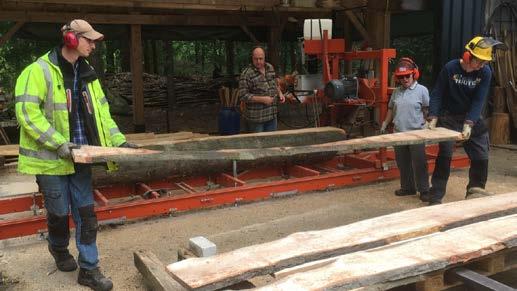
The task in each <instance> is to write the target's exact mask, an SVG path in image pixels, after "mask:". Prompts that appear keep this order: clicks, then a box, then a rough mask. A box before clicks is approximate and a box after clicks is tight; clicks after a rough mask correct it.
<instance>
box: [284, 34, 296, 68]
mask: <svg viewBox="0 0 517 291" xmlns="http://www.w3.org/2000/svg"><path fill="white" fill-rule="evenodd" d="M296 55H297V54H296V41H291V42H289V58H290V60H291V67H290V71H289V73H290V74H291V73H292V72H294V71H295V70H296V63H297V58H296ZM286 73H287V72H286Z"/></svg>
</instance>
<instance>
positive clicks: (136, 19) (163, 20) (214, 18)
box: [0, 11, 270, 26]
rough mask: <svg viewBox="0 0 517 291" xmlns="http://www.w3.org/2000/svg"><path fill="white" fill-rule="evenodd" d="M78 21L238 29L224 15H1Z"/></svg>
mask: <svg viewBox="0 0 517 291" xmlns="http://www.w3.org/2000/svg"><path fill="white" fill-rule="evenodd" d="M76 18H81V19H85V20H87V21H89V22H91V23H98V24H142V25H172V26H208V25H210V26H239V25H241V22H240V20H239V18H238V17H229V15H227V14H223V15H202V16H201V15H180V14H176V15H151V14H140V15H136V14H135V15H128V14H103V13H73V12H62V13H60V12H39V11H0V20H1V21H25V22H46V23H63V22H64V21H66V20H68V19H76ZM246 20H247V22H246V25H247V26H269V25H270V24H269V22H268V21H267V19H266V18H265V17H263V16H248V17H246Z"/></svg>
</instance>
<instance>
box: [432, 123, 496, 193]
mask: <svg viewBox="0 0 517 291" xmlns="http://www.w3.org/2000/svg"><path fill="white" fill-rule="evenodd" d="M463 122H464V120H463V118H461V117H450V116H448V117H440V118H439V119H438V126H443V127H446V128H449V129H452V130H456V131H459V132H461V131H462V130H463ZM454 144H455V142H453V141H449V142H441V143H440V144H439V146H440V150H439V152H438V157H437V158H436V164H435V168H434V172H433V176H432V178H431V190H430V195H431V197H430V198H431V201H441V200H442V198H443V197H444V196H445V192H446V188H447V181H448V180H449V175H450V172H451V159H452V152H453V151H454ZM463 148H464V149H465V152H466V153H467V156H468V157H469V159H470V169H469V183H468V185H467V190H468V189H470V188H472V187H480V188H485V185H486V181H487V178H488V152H489V150H490V142H489V137H488V130H486V126H485V125H484V121H483V120H479V121H478V122H477V123H476V124H475V125H474V127H473V128H472V135H471V137H470V139H469V140H467V141H465V142H463Z"/></svg>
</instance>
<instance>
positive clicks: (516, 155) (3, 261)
mask: <svg viewBox="0 0 517 291" xmlns="http://www.w3.org/2000/svg"><path fill="white" fill-rule="evenodd" d="M467 175H468V174H467V171H466V170H458V171H454V172H453V173H452V175H451V179H450V181H449V187H448V193H447V196H446V197H445V201H444V202H450V201H457V200H461V199H463V198H464V194H465V185H466V184H467ZM15 181H18V180H16V179H15ZM4 183H5V182H4ZM398 186H399V185H398V181H397V180H395V181H390V182H382V183H375V184H370V185H366V186H359V187H349V188H342V189H337V190H333V191H329V192H313V193H308V194H303V195H299V196H294V197H290V198H281V199H273V200H268V201H263V202H258V203H253V204H247V205H242V206H238V207H229V208H219V209H213V210H204V211H198V212H191V213H186V214H181V215H179V216H176V217H167V218H158V219H152V220H146V221H139V222H135V223H130V224H126V225H122V226H118V227H104V228H103V229H101V231H100V232H99V234H98V238H97V241H98V245H99V250H100V261H101V264H100V266H101V268H102V270H103V272H104V273H105V274H106V275H107V276H109V277H110V278H111V279H112V280H113V283H114V286H115V287H114V290H145V285H144V282H143V279H142V277H141V275H140V274H139V273H138V271H137V270H136V268H135V267H134V265H133V252H134V251H135V250H139V249H147V250H151V251H153V252H154V253H155V254H156V255H157V256H158V257H159V258H160V259H161V260H162V262H164V263H172V262H174V261H176V254H177V250H178V248H179V247H180V246H186V244H187V242H188V239H189V238H190V237H194V236H198V235H202V236H205V237H207V238H208V239H210V240H211V241H213V242H215V243H216V244H217V247H218V252H225V251H229V250H233V249H236V248H240V247H244V246H248V245H252V244H258V243H262V242H267V241H272V240H275V239H279V238H282V237H284V236H286V235H288V234H291V233H293V232H298V231H308V230H318V229H325V228H330V227H336V226H340V225H343V224H347V223H351V222H354V221H358V220H361V219H366V218H370V217H375V216H379V215H384V214H389V213H393V212H396V211H401V210H405V209H411V208H416V207H424V206H425V204H424V203H421V202H420V200H419V199H418V198H417V197H396V196H395V195H393V191H394V190H396V189H397V188H398ZM487 188H488V189H489V190H490V191H492V192H494V193H507V192H512V191H516V190H515V189H517V152H515V151H509V150H502V149H493V150H492V152H491V163H490V173H489V182H488V185H487ZM72 244H73V242H72ZM71 251H72V254H74V255H76V254H77V251H76V249H75V247H71ZM0 271H1V272H2V275H3V276H4V277H7V279H8V280H14V281H18V283H16V284H14V285H11V286H10V287H8V288H7V289H9V290H88V289H87V288H83V287H81V286H79V285H77V284H76V279H77V271H76V272H71V273H63V272H59V271H56V268H55V265H54V262H53V260H52V258H51V257H50V255H49V254H48V252H47V250H46V243H45V242H44V241H41V240H38V239H37V238H36V237H34V236H29V237H25V238H19V239H11V240H4V241H2V242H0ZM512 278H513V280H514V281H513V283H515V284H517V282H515V278H517V272H513V273H511V274H510V275H507V279H512ZM514 287H517V286H514ZM0 289H2V286H0Z"/></svg>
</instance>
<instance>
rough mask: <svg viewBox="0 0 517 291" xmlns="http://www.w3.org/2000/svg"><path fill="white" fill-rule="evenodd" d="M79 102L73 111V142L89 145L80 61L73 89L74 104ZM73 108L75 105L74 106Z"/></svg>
mask: <svg viewBox="0 0 517 291" xmlns="http://www.w3.org/2000/svg"><path fill="white" fill-rule="evenodd" d="M74 103H75V104H77V107H76V110H75V111H74V112H72V114H73V115H74V124H73V125H72V143H75V144H77V145H87V144H88V137H87V136H86V131H85V128H84V120H83V119H82V116H81V114H80V112H81V111H82V107H83V105H82V102H81V88H79V62H76V63H75V64H74V88H73V90H72V104H74ZM72 108H73V107H72Z"/></svg>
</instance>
